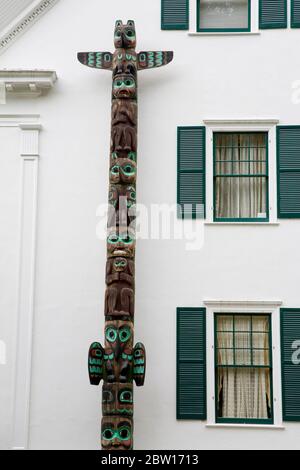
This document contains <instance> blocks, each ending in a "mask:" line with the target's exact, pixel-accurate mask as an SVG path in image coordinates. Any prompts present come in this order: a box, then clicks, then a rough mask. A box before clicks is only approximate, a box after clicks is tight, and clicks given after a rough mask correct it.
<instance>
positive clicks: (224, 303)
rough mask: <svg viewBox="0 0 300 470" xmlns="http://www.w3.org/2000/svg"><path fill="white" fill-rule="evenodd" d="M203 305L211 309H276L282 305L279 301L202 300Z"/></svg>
mask: <svg viewBox="0 0 300 470" xmlns="http://www.w3.org/2000/svg"><path fill="white" fill-rule="evenodd" d="M203 303H204V305H206V306H207V307H211V308H221V309H223V308H226V309H231V308H232V307H234V308H243V309H244V308H256V307H257V308H261V307H262V306H263V307H264V308H272V309H274V308H277V307H280V306H281V305H282V301H281V300H204V302H203Z"/></svg>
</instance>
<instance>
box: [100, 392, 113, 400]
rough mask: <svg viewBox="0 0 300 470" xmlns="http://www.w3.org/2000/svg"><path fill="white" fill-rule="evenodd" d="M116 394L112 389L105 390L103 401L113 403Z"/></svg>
mask: <svg viewBox="0 0 300 470" xmlns="http://www.w3.org/2000/svg"><path fill="white" fill-rule="evenodd" d="M113 401H114V395H113V393H112V392H111V391H110V390H103V393H102V403H113Z"/></svg>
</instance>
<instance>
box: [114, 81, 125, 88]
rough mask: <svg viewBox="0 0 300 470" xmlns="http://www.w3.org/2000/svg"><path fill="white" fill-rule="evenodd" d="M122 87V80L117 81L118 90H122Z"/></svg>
mask: <svg viewBox="0 0 300 470" xmlns="http://www.w3.org/2000/svg"><path fill="white" fill-rule="evenodd" d="M122 85H123V82H122V80H116V81H115V86H116V87H117V88H120V87H121V86H122Z"/></svg>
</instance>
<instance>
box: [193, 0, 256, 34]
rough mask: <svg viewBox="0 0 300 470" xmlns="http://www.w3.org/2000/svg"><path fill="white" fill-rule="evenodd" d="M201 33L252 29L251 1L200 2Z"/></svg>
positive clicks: (212, 0) (218, 0) (210, 0)
mask: <svg viewBox="0 0 300 470" xmlns="http://www.w3.org/2000/svg"><path fill="white" fill-rule="evenodd" d="M197 13H198V31H199V32H222V31H228V32H235V31H236V32H243V31H250V29H251V0H198V12H197Z"/></svg>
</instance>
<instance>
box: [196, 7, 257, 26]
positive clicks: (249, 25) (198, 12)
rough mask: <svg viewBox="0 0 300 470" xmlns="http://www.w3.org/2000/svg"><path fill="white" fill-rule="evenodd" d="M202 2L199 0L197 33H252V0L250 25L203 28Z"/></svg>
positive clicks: (249, 15)
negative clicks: (201, 25)
mask: <svg viewBox="0 0 300 470" xmlns="http://www.w3.org/2000/svg"><path fill="white" fill-rule="evenodd" d="M200 2H201V0H197V10H196V23H197V29H196V30H197V33H250V32H251V24H252V0H248V26H247V28H201V27H200Z"/></svg>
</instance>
